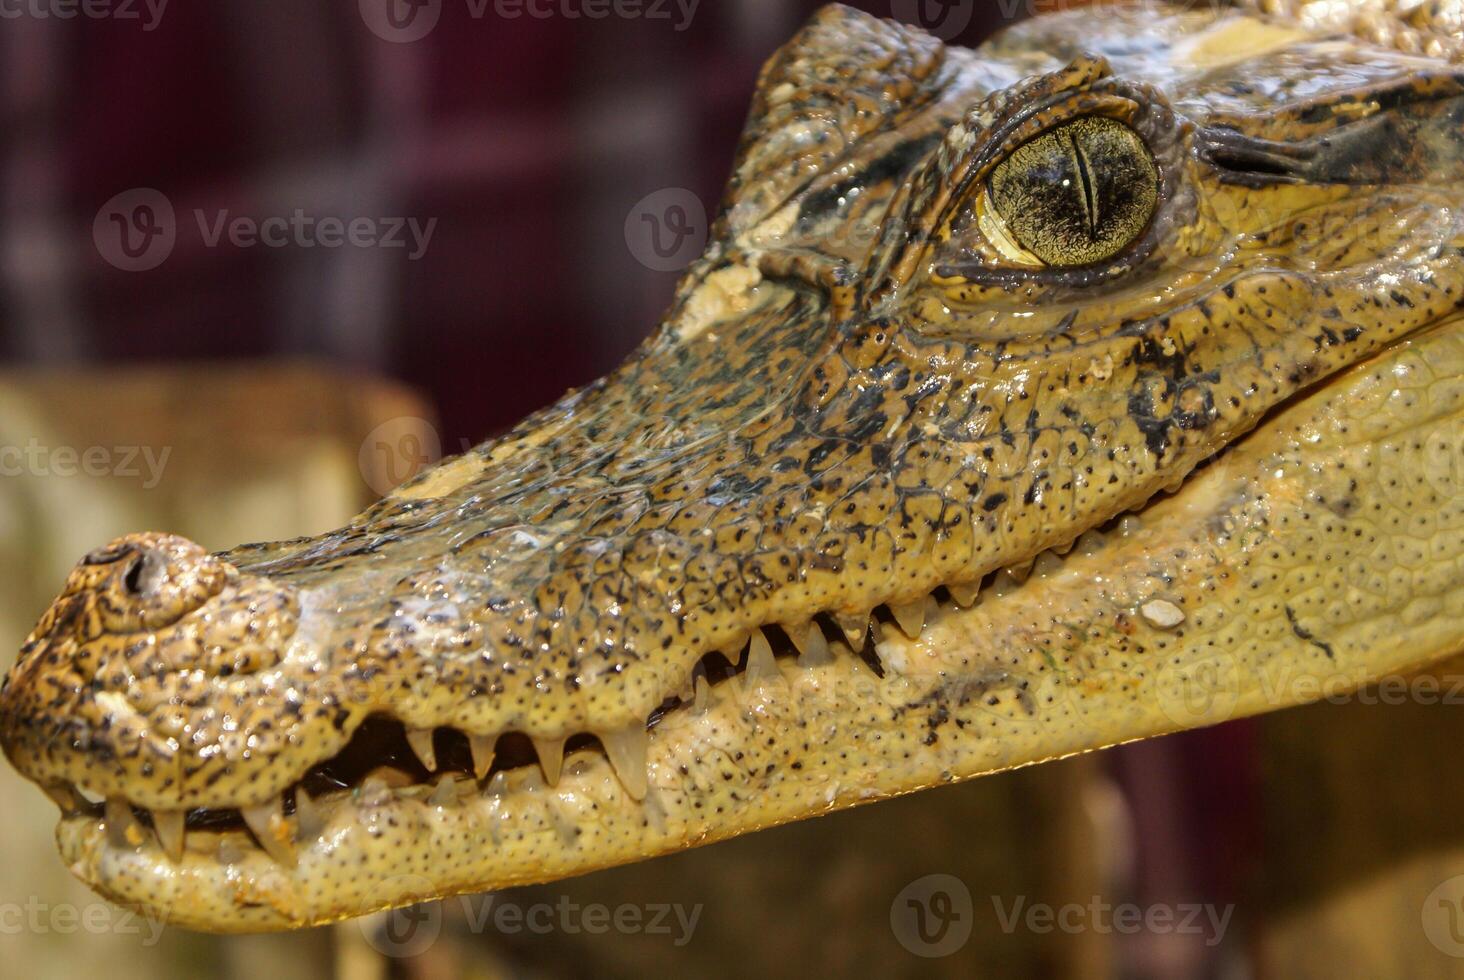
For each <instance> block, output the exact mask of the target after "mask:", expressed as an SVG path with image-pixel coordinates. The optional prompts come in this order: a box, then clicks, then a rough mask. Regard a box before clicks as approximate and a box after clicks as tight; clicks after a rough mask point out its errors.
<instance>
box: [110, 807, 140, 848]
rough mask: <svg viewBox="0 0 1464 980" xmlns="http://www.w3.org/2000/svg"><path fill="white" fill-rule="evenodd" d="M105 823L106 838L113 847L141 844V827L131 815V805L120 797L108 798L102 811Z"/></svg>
mask: <svg viewBox="0 0 1464 980" xmlns="http://www.w3.org/2000/svg"><path fill="white" fill-rule="evenodd" d="M103 815H104V817H105V819H106V821H107V838H108V840H110V841H111V842H112V844H113V846H115V847H137V846H138V845H139V844H141V843H142V827H141V826H139V824H138V822H137V818H136V817H134V816H133V815H132V804H131V803H128V802H127V801H126V800H124V799H123V798H122V797H120V796H109V797H107V802H106V804H105V808H104V811H103Z"/></svg>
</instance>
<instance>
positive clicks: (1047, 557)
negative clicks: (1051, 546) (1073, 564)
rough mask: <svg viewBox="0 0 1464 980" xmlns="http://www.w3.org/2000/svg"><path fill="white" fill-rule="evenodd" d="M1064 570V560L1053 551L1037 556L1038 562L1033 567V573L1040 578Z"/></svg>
mask: <svg viewBox="0 0 1464 980" xmlns="http://www.w3.org/2000/svg"><path fill="white" fill-rule="evenodd" d="M1061 570H1062V559H1061V558H1059V557H1058V556H1057V555H1055V554H1053V553H1052V552H1051V551H1044V552H1042V554H1040V555H1038V556H1037V561H1036V562H1034V563H1033V565H1032V573H1033V574H1034V575H1036V576H1037V577H1038V578H1046V577H1047V576H1049V575H1051V574H1053V573H1054V572H1058V571H1061Z"/></svg>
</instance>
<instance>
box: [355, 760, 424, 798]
mask: <svg viewBox="0 0 1464 980" xmlns="http://www.w3.org/2000/svg"><path fill="white" fill-rule="evenodd" d="M416 782H417V781H416V780H415V779H413V778H412V777H411V776H409V775H407V774H406V773H404V772H402V771H401V770H400V769H398V768H396V767H395V766H377V767H376V768H375V769H372V770H371V771H370V772H368V773H367V774H366V778H365V779H363V780H361V787H362V788H363V789H364V788H365V787H366V784H367V783H375V784H377V785H378V786H380V787H381V789H382V790H383V791H385V792H388V793H389V792H391V790H394V789H401V788H402V787H404V786H413V785H416Z"/></svg>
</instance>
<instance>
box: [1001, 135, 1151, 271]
mask: <svg viewBox="0 0 1464 980" xmlns="http://www.w3.org/2000/svg"><path fill="white" fill-rule="evenodd" d="M986 194H987V204H988V207H987V208H983V209H982V210H983V212H985V213H984V214H983V220H982V230H983V231H985V232H986V233H987V236H988V238H990V239H991V240H992V242H993V244H995V245H996V247H997V248H999V249H1000V250H1001V251H1002V252H1003V253H1005V254H1006V255H1007V257H1008V258H1011V259H1015V260H1017V261H1020V262H1025V263H1027V264H1043V265H1048V266H1057V267H1060V268H1066V267H1072V266H1082V265H1090V264H1092V263H1095V262H1102V261H1103V260H1105V259H1110V258H1113V256H1115V255H1117V254H1118V253H1119V252H1121V251H1123V250H1124V249H1125V248H1127V247H1128V246H1129V245H1131V244H1133V243H1134V241H1135V240H1137V239H1138V237H1139V236H1140V235H1142V234H1143V233H1144V231H1145V230H1146V229H1147V228H1148V227H1149V222H1150V221H1151V220H1152V219H1153V217H1154V212H1155V211H1156V209H1157V208H1158V206H1159V168H1158V166H1157V165H1156V164H1155V162H1154V157H1153V155H1152V154H1151V153H1150V152H1149V148H1148V147H1147V146H1146V145H1145V144H1144V140H1143V138H1142V137H1140V136H1139V134H1138V133H1136V132H1134V131H1133V130H1132V129H1130V128H1129V127H1128V126H1126V125H1124V124H1123V123H1121V122H1119V121H1118V120H1116V119H1110V118H1108V117H1105V116H1089V117H1085V118H1083V119H1078V120H1075V121H1073V122H1070V123H1067V124H1066V125H1063V126H1059V127H1058V128H1056V129H1053V130H1050V131H1048V132H1046V133H1044V134H1042V135H1041V136H1038V137H1036V138H1035V139H1032V140H1029V141H1028V142H1026V143H1024V144H1022V145H1021V146H1019V147H1018V148H1017V149H1016V150H1015V151H1013V152H1012V154H1011V155H1010V156H1009V157H1007V158H1006V159H1005V160H1003V161H1002V162H1001V163H1000V164H999V165H998V166H997V167H996V169H995V170H994V171H993V172H992V174H991V177H990V179H989V180H988V181H987V186H986ZM993 212H994V214H993ZM992 218H999V221H993V220H991V219H992Z"/></svg>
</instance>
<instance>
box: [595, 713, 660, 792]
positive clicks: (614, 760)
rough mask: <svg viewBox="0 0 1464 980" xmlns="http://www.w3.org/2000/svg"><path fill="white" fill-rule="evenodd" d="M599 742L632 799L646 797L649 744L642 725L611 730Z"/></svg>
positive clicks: (648, 738)
mask: <svg viewBox="0 0 1464 980" xmlns="http://www.w3.org/2000/svg"><path fill="white" fill-rule="evenodd" d="M600 744H601V745H603V746H604V747H605V754H606V755H607V756H609V758H610V766H611V768H613V769H614V770H615V775H617V776H619V777H620V783H621V785H622V786H624V787H625V791H626V792H627V793H629V794H630V795H631V798H632V799H636V800H643V799H645V798H646V789H647V788H648V787H649V778H648V776H647V773H646V751H647V749H648V747H649V745H650V735H649V734H648V733H647V732H646V730H645V728H644V727H643V726H640V725H637V726H635V727H633V728H627V729H624V730H623V731H618V732H612V733H610V734H608V735H601V736H600Z"/></svg>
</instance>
